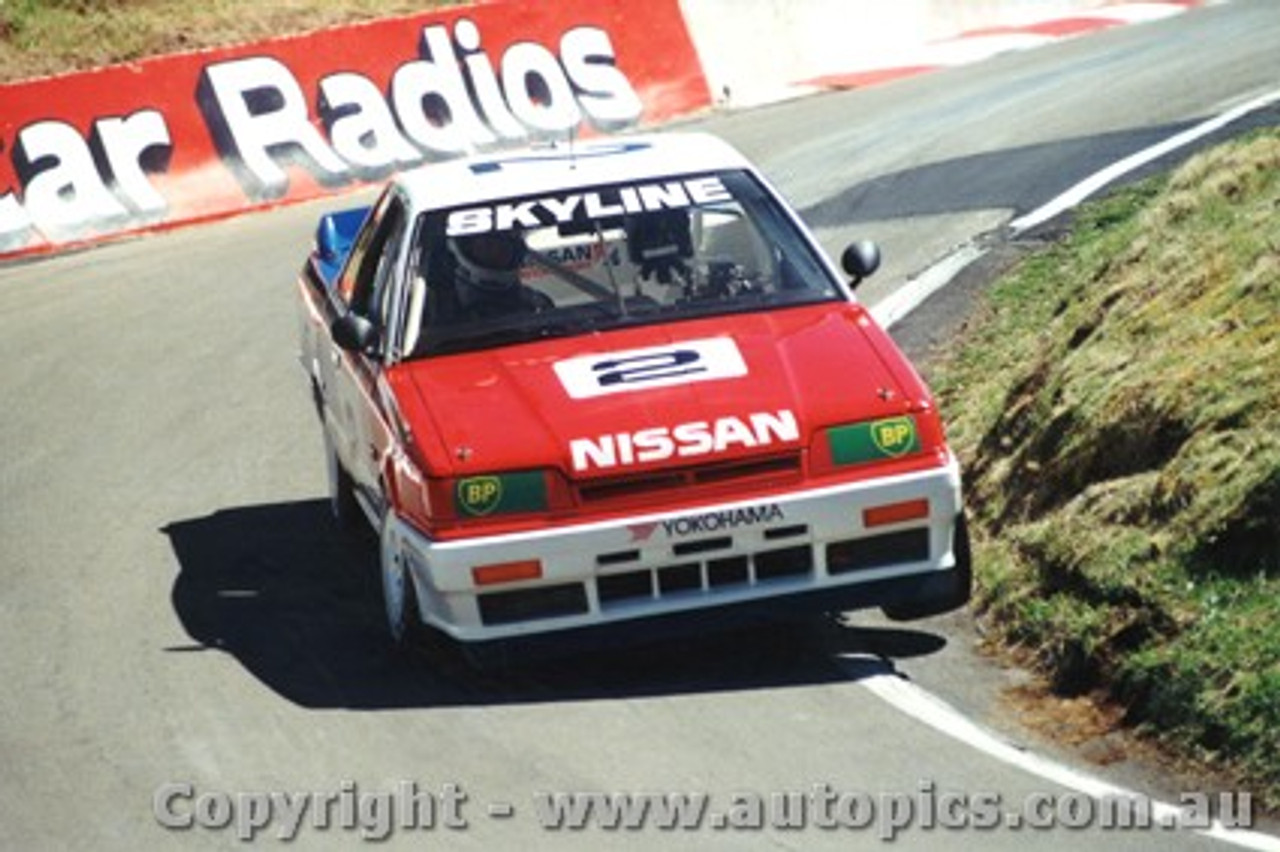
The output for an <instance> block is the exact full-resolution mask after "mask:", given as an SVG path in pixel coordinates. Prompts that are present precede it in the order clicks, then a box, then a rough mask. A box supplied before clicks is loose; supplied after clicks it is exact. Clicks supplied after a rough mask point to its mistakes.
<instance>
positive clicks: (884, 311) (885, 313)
mask: <svg viewBox="0 0 1280 852" xmlns="http://www.w3.org/2000/svg"><path fill="white" fill-rule="evenodd" d="M984 254H986V249H982V248H978V246H977V245H976V244H974V243H966V244H965V245H963V246H961V247H960V248H958V249H956V250H955V251H953V252H952V253H951V254H949V255H947V256H946V257H944V258H943V259H942V260H940V261H938V262H937V263H935V264H934V265H933V266H931V267H929V268H928V269H926V270H925V271H924V272H922V273H921V274H919V275H917V276H916V277H915V278H912V279H910V280H909V281H907V283H906V284H904V285H903V286H901V287H899V288H898V289H897V290H894V291H893V292H892V293H890V294H889V295H888V296H885V297H884V298H883V299H881V300H880V301H878V302H876V303H875V304H874V305H872V306H871V307H870V308H868V310H869V311H870V312H871V316H872V318H873V319H874V320H875V321H876V322H877V323H879V324H880V326H881V327H882V328H889V327H891V326H892V325H893V324H894V323H896V322H897V321H898V320H900V319H902V318H903V317H905V316H906V315H907V314H909V313H911V312H912V311H914V310H915V309H916V308H918V307H920V305H922V304H923V303H924V300H925V299H927V298H929V297H930V296H932V295H933V294H934V293H936V292H938V291H939V290H941V289H942V288H943V287H945V286H947V285H948V284H950V283H951V281H952V280H953V279H954V278H955V277H956V276H957V275H959V274H960V273H961V271H963V270H964V268H965V267H966V266H968V265H969V264H971V263H973V262H974V261H975V260H977V259H978V258H980V257H982V256H983V255H984Z"/></svg>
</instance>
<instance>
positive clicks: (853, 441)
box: [827, 416, 920, 464]
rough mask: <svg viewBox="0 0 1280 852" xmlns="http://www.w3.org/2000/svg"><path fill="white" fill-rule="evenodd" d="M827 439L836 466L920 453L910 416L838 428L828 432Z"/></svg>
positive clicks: (913, 421) (914, 422) (917, 438)
mask: <svg viewBox="0 0 1280 852" xmlns="http://www.w3.org/2000/svg"><path fill="white" fill-rule="evenodd" d="M827 440H828V443H829V446H830V448H831V460H832V461H833V462H834V463H835V464H857V463H859V462H868V461H877V460H879V459H891V458H897V457H898V456H905V455H907V454H908V453H916V452H919V451H920V434H919V432H918V431H917V430H916V421H915V418H913V417H908V416H903V417H888V418H886V419H884V420H872V421H869V422H866V423H852V424H850V425H848V426H837V427H836V428H834V429H830V430H828V431H827Z"/></svg>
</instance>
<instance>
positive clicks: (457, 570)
mask: <svg viewBox="0 0 1280 852" xmlns="http://www.w3.org/2000/svg"><path fill="white" fill-rule="evenodd" d="M921 499H923V500H927V501H928V514H927V517H923V518H918V519H913V520H907V521H902V522H898V523H888V524H885V525H879V526H876V527H874V528H868V527H867V526H866V523H865V521H864V514H863V513H864V510H866V509H870V508H874V507H877V506H884V505H888V504H897V503H902V502H906V501H914V500H921ZM961 508H962V506H961V495H960V471H959V466H958V464H957V463H956V462H955V460H954V459H951V460H950V461H949V462H948V463H947V464H946V465H943V466H940V467H938V468H934V469H931V470H928V471H921V472H916V473H911V474H904V475H901V476H895V477H884V478H878V479H873V480H868V481H865V482H857V483H844V484H841V485H838V486H829V487H823V488H817V489H811V490H805V491H797V492H793V493H790V494H786V495H782V496H777V495H773V496H767V497H759V498H755V499H746V500H738V501H733V502H727V503H718V504H714V505H707V506H704V507H701V508H699V509H696V510H684V511H680V512H673V513H651V514H645V515H637V516H634V517H630V518H626V519H623V520H613V521H608V522H601V523H588V524H580V525H574V526H568V527H556V528H552V529H547V530H542V531H538V532H533V533H521V534H515V535H500V536H487V537H480V538H472V539H465V540H459V541H449V542H438V541H433V540H431V539H429V538H427V537H426V536H423V535H422V534H421V533H420V532H419V531H418V530H417V529H416V528H414V527H412V526H410V525H408V524H407V523H404V522H403V521H401V520H400V519H399V518H396V517H394V516H393V517H392V518H391V520H390V524H391V526H390V528H389V530H388V532H389V533H390V545H391V546H392V547H393V548H395V549H398V550H399V551H400V553H401V556H402V557H403V559H404V564H405V565H407V566H409V570H410V575H411V577H412V580H413V582H414V584H415V589H416V591H417V599H418V601H419V607H420V610H421V617H422V620H423V621H424V622H425V623H427V624H429V625H431V626H433V627H436V628H438V629H440V630H441V631H443V632H444V633H446V634H448V635H449V636H451V637H453V638H454V639H457V640H459V641H462V642H483V641H488V640H494V639H508V638H516V637H533V636H538V635H541V634H548V633H560V632H575V633H576V632H583V631H584V630H585V629H586V628H593V627H603V626H607V625H611V624H617V625H619V626H620V627H621V626H622V625H625V626H626V629H628V630H631V629H634V628H635V627H636V626H637V625H642V624H643V623H644V621H645V620H650V621H652V622H653V625H654V626H657V625H659V624H660V623H663V622H665V621H669V620H671V619H670V617H671V616H676V615H689V616H697V615H698V614H700V613H702V614H705V615H706V616H708V617H712V616H713V615H717V614H721V613H724V612H730V611H735V612H747V611H750V612H752V613H756V614H759V613H766V614H767V613H771V612H774V611H776V613H777V614H778V615H782V614H784V613H786V612H790V611H793V610H801V609H803V610H826V611H840V610H843V609H852V608H857V607H865V606H884V605H906V604H909V603H911V602H912V600H913V599H914V598H915V597H917V596H919V597H920V598H926V599H927V598H929V597H930V596H936V595H938V594H941V593H942V591H941V590H944V589H945V588H950V587H951V586H953V585H954V577H955V575H956V574H957V572H956V571H954V570H952V569H954V568H955V567H956V560H957V557H956V553H955V546H954V542H955V527H956V521H957V518H958V517H959V515H960V513H961ZM532 559H536V560H539V561H540V562H541V566H542V576H541V577H540V578H539V579H536V580H523V581H518V582H511V583H503V584H499V585H492V586H483V587H481V586H477V585H476V583H475V580H474V578H473V575H472V569H473V568H474V567H476V566H483V565H494V564H500V563H508V562H519V561H525V560H532ZM964 567H965V568H966V569H967V566H964ZM712 611H714V612H712Z"/></svg>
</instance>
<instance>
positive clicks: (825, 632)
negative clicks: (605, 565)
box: [163, 500, 946, 709]
mask: <svg viewBox="0 0 1280 852" xmlns="http://www.w3.org/2000/svg"><path fill="white" fill-rule="evenodd" d="M163 531H164V533H165V534H166V535H167V536H168V537H169V540H170V542H171V544H172V546H173V549H174V552H175V553H176V554H177V557H178V560H179V563H180V566H181V567H180V573H179V574H178V576H177V579H176V580H175V582H174V586H173V592H172V601H173V606H174V610H175V611H176V612H177V615H178V618H179V619H180V620H181V622H182V625H183V627H184V628H185V629H186V631H187V633H188V634H189V635H190V636H191V638H192V639H193V640H194V643H195V644H193V645H191V646H186V647H175V648H168V649H165V650H166V651H168V652H170V653H185V652H191V653H197V652H205V651H210V650H219V651H224V652H226V653H228V654H231V655H232V656H234V657H235V658H236V659H237V660H239V661H240V663H241V664H242V665H243V666H244V667H245V668H246V669H247V670H248V671H249V672H251V673H252V674H253V675H254V676H255V677H257V678H258V679H259V680H261V681H262V682H263V683H264V684H266V685H267V686H268V687H270V688H271V689H272V690H274V691H275V692H277V693H278V694H280V695H281V696H283V697H284V698H286V699H288V700H289V701H292V702H295V703H297V704H299V705H302V706H305V707H316V708H333V707H344V708H357V709H394V708H406V707H423V708H429V707H449V706H464V705H488V704H509V703H531V702H543V701H566V700H570V701H572V700H580V701H588V700H595V699H605V698H621V697H644V696H649V695H671V694H681V693H702V692H715V691H725V690H751V689H763V688H777V687H787V686H802V685H809V684H818V683H827V682H837V681H848V680H849V679H850V678H853V679H858V678H861V677H867V676H871V675H875V674H884V673H891V672H893V671H894V668H893V664H892V662H890V660H892V659H903V658H907V657H914V656H922V655H927V654H933V653H936V652H938V651H940V650H941V649H942V648H943V647H944V646H945V645H946V640H945V639H944V638H942V637H941V636H939V635H936V634H933V633H929V632H923V631H918V630H910V629H873V628H862V629H859V628H853V627H846V626H843V625H841V624H837V623H835V622H828V623H824V624H814V625H812V626H811V627H806V628H799V627H796V628H791V627H786V628H783V627H778V626H763V625H762V626H761V627H759V628H757V629H753V630H738V631H735V632H732V633H724V634H719V635H715V636H708V637H698V638H697V639H696V640H688V639H686V640H682V641H679V642H675V641H671V642H663V643H660V644H653V645H648V646H644V647H638V648H628V649H613V650H607V651H605V650H586V651H584V652H582V653H580V654H576V655H574V656H572V657H564V658H560V659H557V660H547V661H539V662H536V663H528V664H524V665H512V666H509V667H506V668H504V669H501V670H498V671H493V672H478V671H476V670H474V669H473V668H471V667H470V666H468V665H467V664H466V663H465V661H463V660H462V659H461V657H460V656H459V654H458V653H457V652H456V649H449V648H434V647H432V648H422V649H418V650H415V651H413V652H408V653H405V652H397V651H395V649H393V648H392V647H391V645H390V640H389V639H388V637H387V634H386V629H385V627H384V621H383V614H382V600H381V591H380V588H379V581H378V574H377V567H376V561H377V555H376V548H375V542H374V541H373V539H372V537H371V536H370V537H368V538H366V539H360V538H353V537H351V536H346V535H343V534H342V533H340V532H339V531H338V530H337V529H336V528H335V526H334V524H333V522H332V521H331V519H330V517H329V513H328V506H327V503H326V502H325V501H323V500H311V501H305V502H296V503H279V504H272V505H262V506H250V507H242V508H234V509H224V510H221V511H218V512H216V513H214V514H212V515H209V516H207V517H202V518H195V519H190V520H183V521H177V522H174V523H172V524H169V525H168V526H166V527H165V528H164V530H163Z"/></svg>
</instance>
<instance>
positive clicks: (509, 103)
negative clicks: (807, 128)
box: [0, 0, 711, 257]
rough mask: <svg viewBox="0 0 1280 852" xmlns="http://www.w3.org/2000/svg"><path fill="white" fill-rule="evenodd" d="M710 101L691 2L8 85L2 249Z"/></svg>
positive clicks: (287, 194)
mask: <svg viewBox="0 0 1280 852" xmlns="http://www.w3.org/2000/svg"><path fill="white" fill-rule="evenodd" d="M710 102H711V98H710V93H709V91H708V88H707V83H706V79H705V77H704V75H703V72H702V68H701V65H700V63H699V61H698V56H697V53H696V52H695V49H694V46H693V42H692V40H691V38H690V35H689V32H688V30H687V28H686V26H685V23H684V19H683V17H682V15H681V11H680V7H679V2H678V0H651V2H645V3H634V2H631V3H629V2H627V0H562V2H556V3H547V2H542V0H509V2H494V3H481V4H478V5H472V6H458V7H449V8H447V9H442V10H439V11H435V12H429V13H423V14H419V15H413V16H406V17H399V18H392V19H384V20H379V21H374V22H369V23H365V24H358V25H352V26H346V27H339V28H334V29H328V30H321V31H317V32H313V33H310V34H306V35H301V36H295V37H285V38H280V39H274V40H271V41H266V42H259V43H255V44H250V45H241V46H237V47H232V48H227V49H218V50H207V51H200V52H196V53H188V54H178V55H171V56H164V57H157V58H153V59H146V60H141V61H138V62H133V63H128V64H123V65H114V66H109V67H105V68H101V69H97V70H93V71H89V72H84V73H74V74H66V75H60V76H56V77H45V78H40V79H35V80H29V81H24V82H19V83H11V84H4V85H0V257H4V256H12V255H18V254H27V253H31V252H34V251H40V250H46V249H49V248H52V247H57V246H63V245H72V244H77V243H82V242H88V241H93V240H96V239H99V238H102V237H105V236H111V235H115V234H121V233H128V232H132V231H138V230H148V229H155V228H163V227H168V226H171V225H175V224H180V223H185V222H192V221H199V220H203V219H212V218H218V217H222V216H226V215H229V214H233V213H236V212H240V211H243V210H248V209H253V208H257V207H262V206H265V205H271V204H277V203H281V202H286V201H298V200H302V199H307V198H314V197H317V196H319V195H323V194H326V193H330V192H339V191H342V190H345V189H350V188H353V187H356V186H359V185H362V184H365V183H368V182H375V181H379V180H381V179H384V178H386V177H388V176H389V175H391V174H392V173H394V172H396V171H400V170H403V169H406V168H411V167H413V166H416V165H420V164H423V163H428V162H433V161H438V160H443V159H448V158H451V157H454V156H457V155H460V154H463V153H467V152H471V151H475V150H485V149H490V148H500V147H504V146H514V145H519V144H522V143H528V142H531V141H539V140H548V139H560V140H568V139H570V138H571V137H572V136H582V135H592V134H600V133H608V132H613V131H618V130H622V129H625V128H628V127H633V126H636V125H640V124H647V123H653V122H658V121H661V120H664V119H667V118H670V117H673V116H676V115H680V114H682V113H686V112H689V111H692V110H696V109H699V108H702V107H704V106H707V105H709V104H710Z"/></svg>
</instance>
